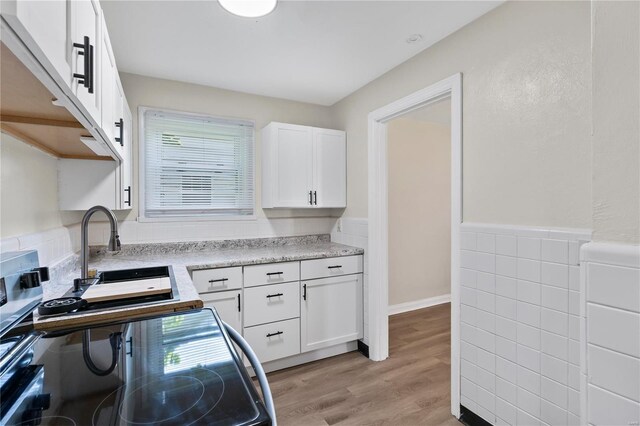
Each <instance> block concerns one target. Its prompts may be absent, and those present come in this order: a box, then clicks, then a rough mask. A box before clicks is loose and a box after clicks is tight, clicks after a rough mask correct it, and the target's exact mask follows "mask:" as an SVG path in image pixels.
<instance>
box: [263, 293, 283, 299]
mask: <svg viewBox="0 0 640 426" xmlns="http://www.w3.org/2000/svg"><path fill="white" fill-rule="evenodd" d="M279 296H284V294H282V293H276V294H267V299H271V298H272V297H279Z"/></svg>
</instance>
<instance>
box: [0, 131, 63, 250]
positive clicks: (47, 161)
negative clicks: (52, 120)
mask: <svg viewBox="0 0 640 426" xmlns="http://www.w3.org/2000/svg"><path fill="white" fill-rule="evenodd" d="M0 158H1V160H0V162H1V163H0V164H1V165H0V173H1V176H0V238H6V237H12V236H16V235H23V234H29V233H33V232H39V231H44V230H47V229H51V228H56V227H59V226H61V225H62V220H61V217H60V212H59V210H58V169H57V160H56V158H54V157H52V156H50V155H49V154H45V153H44V152H42V151H40V150H38V149H36V148H33V147H31V146H29V145H27V144H25V143H22V142H20V141H18V140H17V139H15V138H14V137H12V136H10V135H7V134H5V133H0Z"/></svg>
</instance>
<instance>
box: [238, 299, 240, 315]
mask: <svg viewBox="0 0 640 426" xmlns="http://www.w3.org/2000/svg"><path fill="white" fill-rule="evenodd" d="M238 312H240V295H238Z"/></svg>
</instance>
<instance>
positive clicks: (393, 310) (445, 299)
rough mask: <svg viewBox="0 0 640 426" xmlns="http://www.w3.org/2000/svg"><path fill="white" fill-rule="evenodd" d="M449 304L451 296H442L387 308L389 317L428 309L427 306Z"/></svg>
mask: <svg viewBox="0 0 640 426" xmlns="http://www.w3.org/2000/svg"><path fill="white" fill-rule="evenodd" d="M449 302H451V294H443V295H442V296H435V297H428V298H426V299H420V300H414V301H411V302H405V303H398V304H397V305H390V306H389V315H396V314H401V313H403V312H409V311H415V310H416V309H422V308H428V307H429V306H435V305H442V304H443V303H449Z"/></svg>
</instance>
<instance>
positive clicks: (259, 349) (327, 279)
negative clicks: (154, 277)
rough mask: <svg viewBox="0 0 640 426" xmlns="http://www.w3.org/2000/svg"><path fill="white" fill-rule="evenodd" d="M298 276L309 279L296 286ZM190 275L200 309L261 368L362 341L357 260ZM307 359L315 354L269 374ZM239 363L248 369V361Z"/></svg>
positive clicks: (236, 268) (204, 271) (337, 259)
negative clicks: (209, 311)
mask: <svg viewBox="0 0 640 426" xmlns="http://www.w3.org/2000/svg"><path fill="white" fill-rule="evenodd" d="M301 271H302V272H303V275H305V276H306V277H313V279H307V280H304V281H300V273H301ZM191 274H192V279H193V284H194V286H195V287H196V289H197V290H198V292H199V293H200V297H201V298H202V301H203V302H204V306H205V307H213V308H215V310H216V311H217V312H218V315H219V316H220V318H222V320H223V321H225V322H226V323H227V324H229V325H230V326H231V327H233V328H234V329H235V330H237V331H238V332H240V333H241V334H242V335H243V336H244V338H245V339H246V340H247V342H249V344H250V345H251V347H252V348H253V351H254V352H255V353H256V355H257V356H258V359H259V360H260V362H261V363H266V362H270V361H276V360H281V359H283V358H287V357H293V356H294V355H299V354H302V353H305V352H311V351H314V350H316V349H322V348H328V347H331V346H335V345H339V344H341V343H347V342H354V341H355V340H358V339H361V338H362V337H363V331H364V324H363V295H362V291H363V290H362V256H361V255H356V256H344V257H335V258H330V259H312V260H304V261H301V262H298V261H295V262H281V263H271V264H264V265H247V266H244V267H243V266H233V267H227V268H214V269H202V270H194V271H193V272H192V273H191ZM280 280H287V281H286V282H281V281H280ZM273 281H276V282H277V283H273ZM279 281H280V282H279ZM345 350H346V349H345ZM318 356H319V357H320V358H321V357H323V355H318ZM324 356H326V355H324ZM312 358H313V359H318V358H316V355H315V354H307V355H304V356H302V355H301V356H300V357H297V358H296V357H294V358H290V359H288V360H285V361H283V362H281V363H276V364H275V365H274V364H272V365H271V369H274V368H286V367H290V366H293V365H297V364H300V363H303V362H308V361H309V360H310V359H312ZM244 363H245V366H247V367H248V366H249V363H248V360H246V359H245V362H244Z"/></svg>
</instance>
